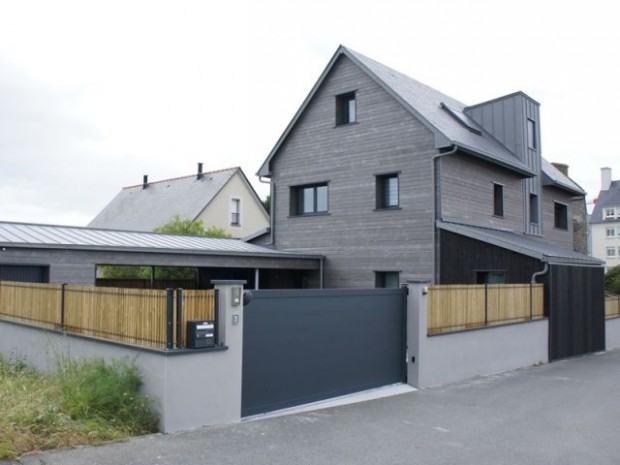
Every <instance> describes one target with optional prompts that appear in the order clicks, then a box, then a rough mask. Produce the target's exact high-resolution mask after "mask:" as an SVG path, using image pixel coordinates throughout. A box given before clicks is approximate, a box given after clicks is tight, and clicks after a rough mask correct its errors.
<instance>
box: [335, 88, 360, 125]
mask: <svg viewBox="0 0 620 465" xmlns="http://www.w3.org/2000/svg"><path fill="white" fill-rule="evenodd" d="M356 121H357V105H356V101H355V92H348V93H346V94H340V95H337V96H336V126H343V125H345V124H353V123H355V122H356Z"/></svg>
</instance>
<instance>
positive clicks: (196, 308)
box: [175, 289, 216, 347]
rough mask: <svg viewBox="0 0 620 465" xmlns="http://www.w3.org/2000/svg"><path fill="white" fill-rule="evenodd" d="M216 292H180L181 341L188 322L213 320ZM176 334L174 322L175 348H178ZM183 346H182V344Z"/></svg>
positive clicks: (183, 338)
mask: <svg viewBox="0 0 620 465" xmlns="http://www.w3.org/2000/svg"><path fill="white" fill-rule="evenodd" d="M215 308H216V291H215V290H213V289H208V290H187V289H183V291H182V302H181V309H182V310H181V321H182V323H181V332H182V336H181V339H182V340H183V341H185V331H186V328H187V322H188V321H196V320H215ZM178 337H179V335H178V332H177V330H176V322H175V346H177V347H178ZM185 342H187V341H185ZM182 345H184V344H182Z"/></svg>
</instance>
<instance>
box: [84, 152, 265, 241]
mask: <svg viewBox="0 0 620 465" xmlns="http://www.w3.org/2000/svg"><path fill="white" fill-rule="evenodd" d="M177 215H178V216H179V217H181V218H189V219H191V220H202V222H203V225H204V226H205V228H209V227H217V228H221V229H223V230H225V231H226V232H227V233H229V234H231V235H232V237H234V238H243V237H246V236H250V235H253V234H255V233H256V232H257V231H262V230H264V229H265V228H267V227H268V226H269V215H268V214H267V212H266V211H265V208H264V206H263V204H262V202H261V200H260V199H259V197H258V195H257V194H256V191H254V189H253V188H252V185H251V184H250V183H249V181H248V179H247V178H246V176H245V174H243V171H242V170H241V168H238V167H236V168H229V169H224V170H218V171H211V172H208V173H203V172H202V163H199V164H198V171H197V173H196V174H193V175H190V176H184V177H180V178H174V179H166V180H163V181H156V182H148V178H147V176H144V181H143V183H142V184H139V185H136V186H129V187H125V188H123V189H122V190H121V192H120V193H119V194H118V195H117V196H116V197H115V198H114V199H113V200H112V201H111V202H110V203H109V204H108V205H107V206H106V207H105V208H104V209H103V210H102V211H101V212H99V214H98V215H97V216H96V217H95V218H94V219H93V220H92V221H91V222H90V224H89V225H88V226H89V227H91V228H104V229H123V230H129V231H152V230H153V229H154V228H156V227H158V226H161V225H163V224H165V223H167V222H168V221H170V220H172V219H173V218H174V217H175V216H177Z"/></svg>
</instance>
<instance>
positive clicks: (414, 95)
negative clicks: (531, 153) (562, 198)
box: [257, 45, 535, 177]
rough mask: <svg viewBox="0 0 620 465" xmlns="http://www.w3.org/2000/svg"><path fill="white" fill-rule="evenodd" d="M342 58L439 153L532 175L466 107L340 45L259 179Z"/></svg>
mask: <svg viewBox="0 0 620 465" xmlns="http://www.w3.org/2000/svg"><path fill="white" fill-rule="evenodd" d="M342 56H345V57H347V58H348V59H350V60H351V61H352V62H353V63H355V64H356V65H357V66H358V67H359V68H360V69H361V70H362V71H364V72H365V73H366V74H367V75H368V76H369V77H370V78H371V79H373V80H374V81H375V82H376V83H377V84H378V85H379V86H381V87H382V88H383V89H384V90H385V91H386V92H388V93H389V94H390V95H391V96H392V97H394V98H395V99H396V100H397V101H398V102H399V103H400V104H401V105H403V107H405V108H406V109H407V110H408V111H409V112H410V113H411V114H412V115H413V116H415V117H416V118H417V119H418V120H420V121H421V122H422V124H424V125H425V126H426V127H427V128H428V129H429V130H430V131H431V132H432V133H433V134H434V135H435V146H436V147H437V148H438V149H439V148H448V147H450V146H452V145H456V146H458V147H459V149H461V150H462V151H463V152H466V153H469V154H470V155H473V156H475V157H479V158H482V159H484V160H486V161H490V162H492V163H494V164H497V165H500V166H503V167H505V168H507V169H510V170H512V171H516V172H518V173H520V174H522V175H524V176H532V175H534V174H535V173H533V172H532V171H531V170H530V169H529V168H528V167H527V166H526V165H525V164H524V163H522V162H521V161H520V160H519V159H518V158H517V157H516V156H515V155H514V154H513V153H512V152H510V150H508V149H507V148H506V147H505V146H503V145H502V144H500V143H499V142H498V141H497V140H495V139H494V138H493V137H492V136H491V135H490V134H488V133H487V132H486V131H484V129H483V128H482V127H480V126H479V125H478V124H477V123H476V122H475V121H474V120H473V119H472V118H470V117H469V116H467V115H466V114H465V109H466V108H467V107H466V106H465V105H464V104H463V103H461V102H459V101H458V100H456V99H453V98H452V97H449V96H447V95H445V94H442V93H441V92H439V91H437V90H435V89H433V88H431V87H429V86H427V85H425V84H422V83H421V82H419V81H416V80H415V79H412V78H410V77H408V76H406V75H404V74H402V73H399V72H398V71H395V70H393V69H391V68H389V67H387V66H385V65H382V64H381V63H378V62H376V61H374V60H372V59H370V58H368V57H366V56H364V55H362V54H361V53H358V52H355V51H353V50H351V49H348V48H346V47H344V46H342V45H341V46H340V47H339V48H338V50H337V51H336V53H335V54H334V56H333V57H332V59H331V60H330V62H329V63H328V65H327V67H326V68H325V70H324V71H323V73H322V74H321V76H320V77H319V79H318V81H317V82H316V84H315V85H314V87H313V88H312V90H311V91H310V93H309V94H308V96H307V97H306V99H305V100H304V102H303V104H302V105H301V107H300V108H299V110H298V111H297V113H296V114H295V116H294V117H293V119H292V120H291V122H290V123H289V125H288V127H287V128H286V130H285V131H284V133H283V134H282V136H281V137H280V139H279V140H278V142H277V143H276V145H275V146H274V148H273V149H272V151H271V153H270V154H269V156H268V157H267V159H266V160H265V161H264V162H263V164H262V166H261V167H260V169H259V171H258V173H257V174H258V175H259V176H266V177H268V176H270V173H271V169H270V163H271V160H272V159H273V157H275V156H276V154H277V153H278V151H279V149H280V147H281V146H282V144H283V143H284V141H285V140H286V138H287V137H288V135H289V134H290V132H291V131H292V130H293V128H294V127H295V125H296V124H297V121H298V120H299V118H300V117H301V115H302V114H303V112H304V111H305V109H306V107H307V106H308V105H309V103H310V101H311V100H312V98H313V97H314V95H315V94H316V93H317V92H318V90H319V89H320V87H321V85H322V84H323V82H324V81H325V79H326V78H327V76H328V74H329V72H330V71H331V70H332V68H334V66H335V65H336V63H337V61H338V60H339V59H340V57H342Z"/></svg>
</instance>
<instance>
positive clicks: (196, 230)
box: [153, 215, 232, 238]
mask: <svg viewBox="0 0 620 465" xmlns="http://www.w3.org/2000/svg"><path fill="white" fill-rule="evenodd" d="M153 232H158V233H166V234H179V235H183V236H203V237H224V238H230V237H232V236H231V235H230V234H228V233H227V232H226V231H224V230H223V229H222V228H216V227H215V226H210V227H209V228H207V229H205V227H204V225H203V224H202V220H190V219H189V218H181V217H180V216H179V215H175V216H174V218H172V219H171V220H170V221H168V222H167V223H164V224H162V225H160V226H157V227H156V228H155V229H153Z"/></svg>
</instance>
